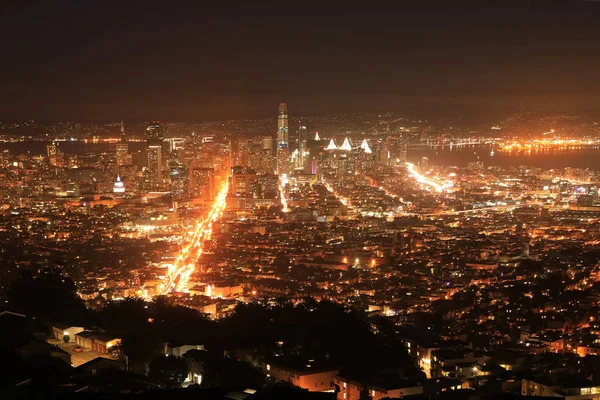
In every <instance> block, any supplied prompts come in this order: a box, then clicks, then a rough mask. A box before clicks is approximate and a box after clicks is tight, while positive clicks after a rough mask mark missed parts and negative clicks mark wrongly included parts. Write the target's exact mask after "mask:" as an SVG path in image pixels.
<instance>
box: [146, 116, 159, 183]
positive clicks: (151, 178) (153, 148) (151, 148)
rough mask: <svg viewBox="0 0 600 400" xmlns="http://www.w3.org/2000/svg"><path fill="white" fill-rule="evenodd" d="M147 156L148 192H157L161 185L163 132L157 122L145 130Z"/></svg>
mask: <svg viewBox="0 0 600 400" xmlns="http://www.w3.org/2000/svg"><path fill="white" fill-rule="evenodd" d="M146 138H147V147H146V152H147V154H148V169H147V171H146V172H147V175H146V179H147V183H148V187H149V189H150V190H158V188H159V187H160V185H161V183H162V141H163V130H162V126H161V125H160V124H159V123H158V122H153V123H152V124H150V126H148V128H146Z"/></svg>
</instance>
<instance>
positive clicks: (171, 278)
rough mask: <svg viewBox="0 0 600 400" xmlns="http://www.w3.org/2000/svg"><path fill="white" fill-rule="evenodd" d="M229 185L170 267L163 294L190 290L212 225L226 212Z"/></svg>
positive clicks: (217, 198) (216, 199) (224, 188)
mask: <svg viewBox="0 0 600 400" xmlns="http://www.w3.org/2000/svg"><path fill="white" fill-rule="evenodd" d="M227 190H228V184H227V183H226V184H225V185H224V186H223V188H222V189H221V191H220V192H219V194H218V195H217V197H216V198H215V201H214V202H213V205H212V207H211V209H210V211H209V212H208V215H207V216H206V218H205V219H204V220H202V221H199V222H198V223H197V224H196V227H195V228H194V230H193V232H191V239H190V240H189V242H188V244H187V245H185V246H184V247H183V248H182V249H181V251H180V252H179V255H178V256H177V258H176V259H175V262H174V263H173V265H172V266H170V267H169V270H168V273H167V277H166V278H165V280H166V282H165V283H164V284H163V285H162V286H161V288H160V290H159V292H160V293H161V294H167V293H171V292H173V291H175V292H185V291H187V290H188V289H189V287H188V284H189V279H190V276H191V275H192V273H193V272H194V270H195V269H196V262H197V261H198V259H199V258H200V256H201V255H202V249H203V247H204V243H205V242H206V241H207V240H209V239H210V238H211V236H212V223H213V222H214V221H216V220H218V219H219V218H220V217H221V215H222V214H223V211H224V210H225V206H226V200H227Z"/></svg>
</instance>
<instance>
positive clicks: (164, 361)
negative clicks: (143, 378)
mask: <svg viewBox="0 0 600 400" xmlns="http://www.w3.org/2000/svg"><path fill="white" fill-rule="evenodd" d="M188 372H189V370H188V365H187V362H186V361H185V360H184V359H183V358H181V357H167V356H162V355H161V356H156V357H154V358H153V359H152V362H150V377H151V378H154V379H157V380H158V381H161V382H163V383H164V384H165V385H167V386H168V387H180V386H181V384H182V383H183V381H184V380H185V378H186V377H187V375H188Z"/></svg>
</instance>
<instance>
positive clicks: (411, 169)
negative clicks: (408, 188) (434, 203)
mask: <svg viewBox="0 0 600 400" xmlns="http://www.w3.org/2000/svg"><path fill="white" fill-rule="evenodd" d="M406 169H407V170H408V173H409V174H410V175H412V176H413V177H414V178H415V179H416V181H417V182H419V183H422V184H423V185H425V186H429V187H431V188H433V190H435V191H436V192H438V193H442V192H447V190H446V189H445V188H444V187H443V186H442V185H441V184H439V183H438V182H436V181H434V180H433V179H431V178H428V177H426V176H424V175H422V174H420V173H419V172H417V171H416V170H415V165H414V164H412V163H409V162H407V163H406Z"/></svg>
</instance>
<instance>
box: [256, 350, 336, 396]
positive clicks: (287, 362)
mask: <svg viewBox="0 0 600 400" xmlns="http://www.w3.org/2000/svg"><path fill="white" fill-rule="evenodd" d="M262 370H263V373H264V374H265V375H266V376H267V377H270V378H273V379H275V380H278V381H285V382H289V383H291V384H293V385H295V386H298V387H300V388H302V389H306V390H308V391H310V392H328V391H333V390H334V388H335V386H334V378H335V376H336V375H337V374H338V373H339V372H340V370H339V368H338V367H336V366H334V365H331V364H330V363H328V362H325V361H318V360H307V359H304V358H296V357H294V358H291V357H286V358H280V357H277V358H273V359H269V360H266V361H264V362H263V363H262Z"/></svg>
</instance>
